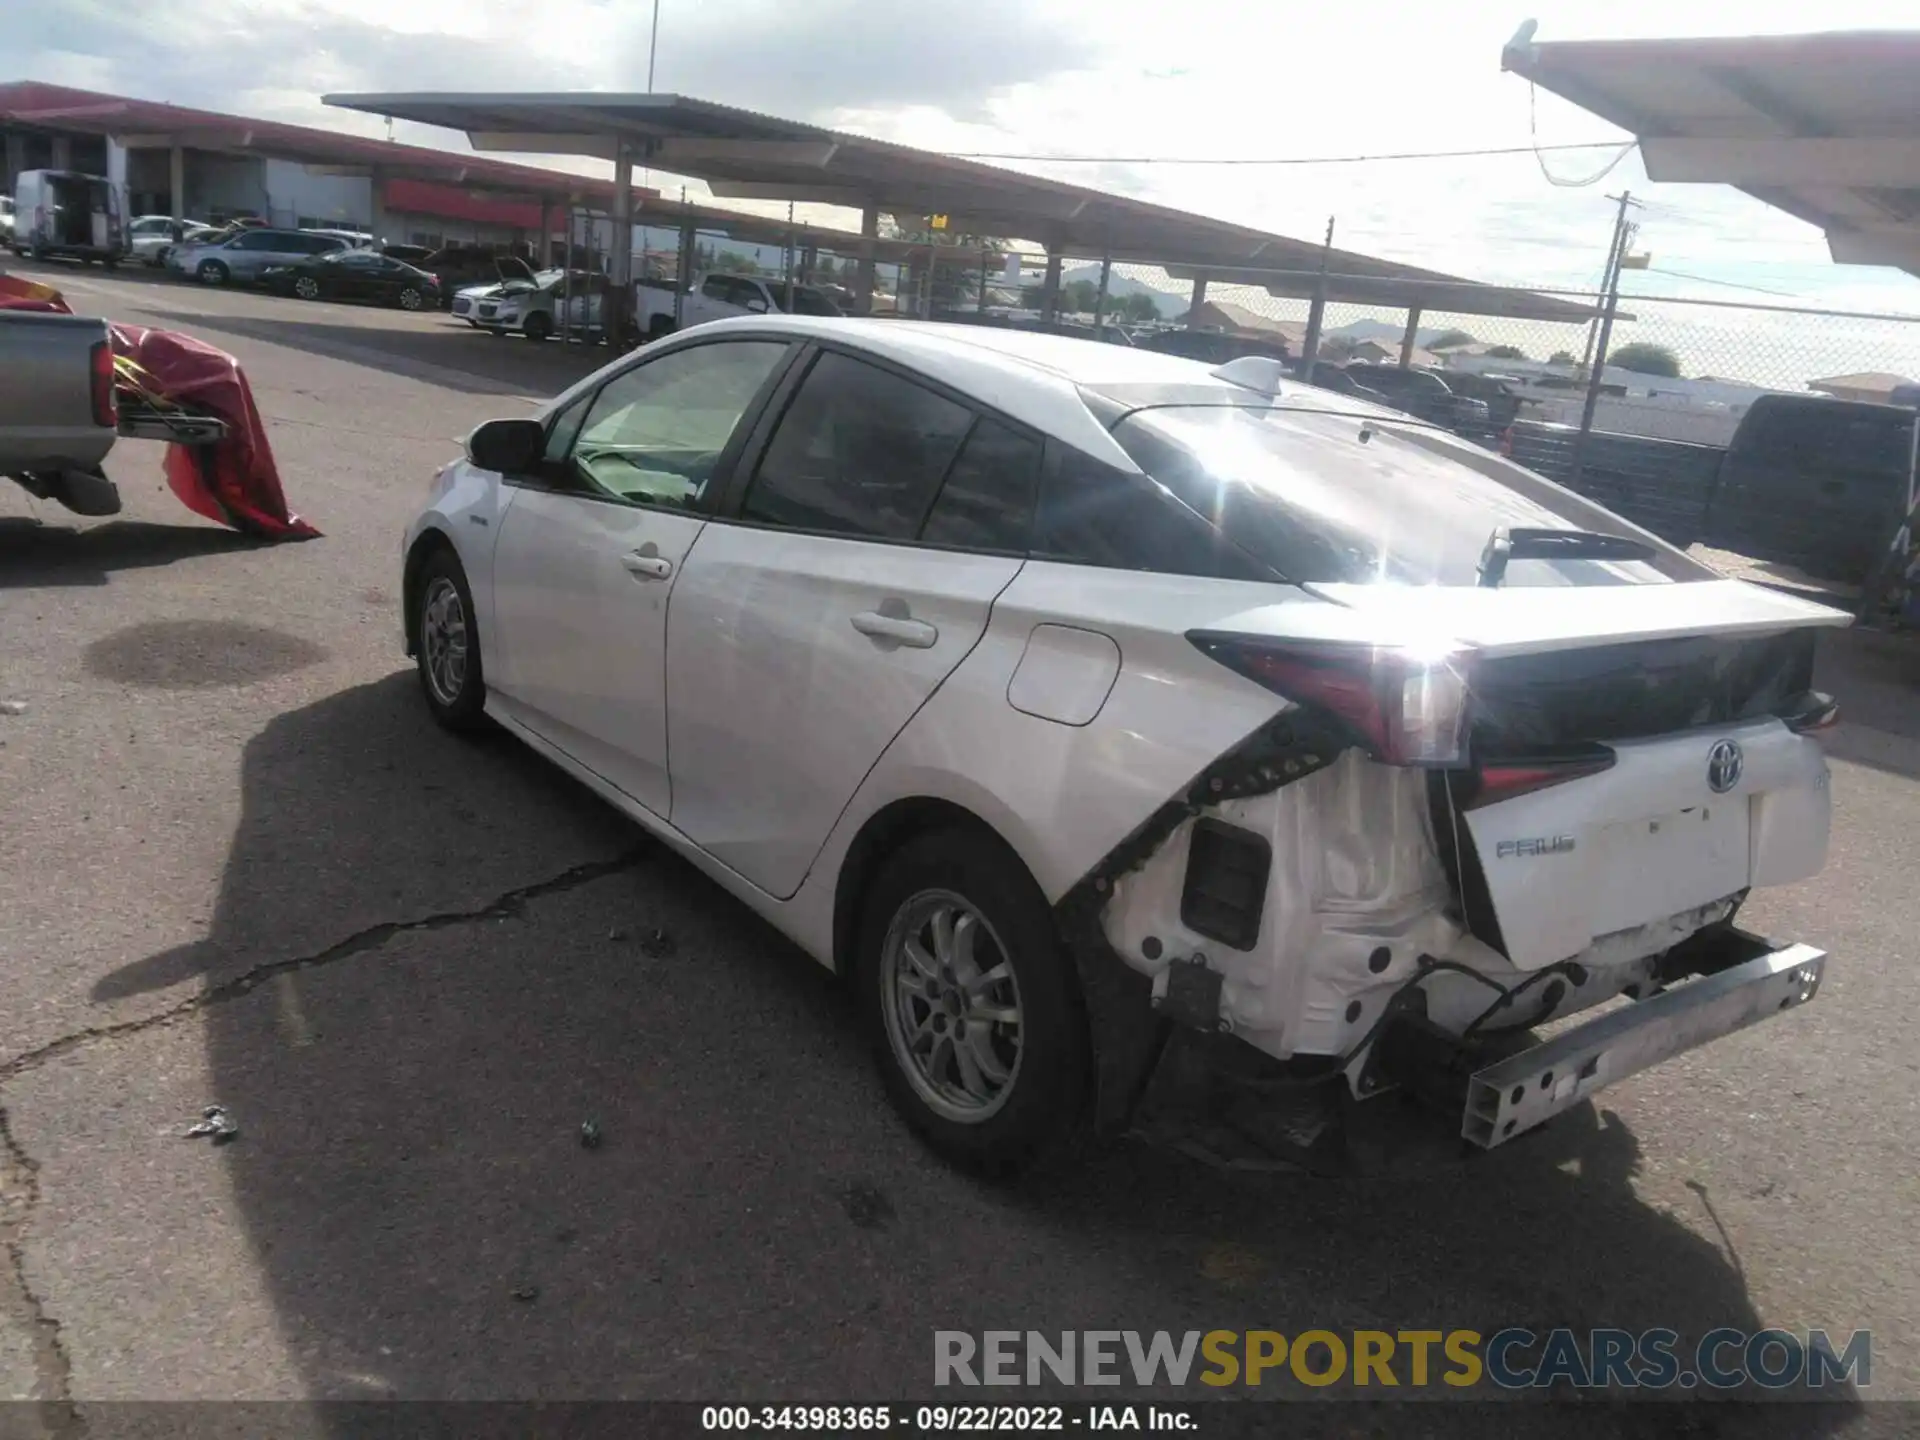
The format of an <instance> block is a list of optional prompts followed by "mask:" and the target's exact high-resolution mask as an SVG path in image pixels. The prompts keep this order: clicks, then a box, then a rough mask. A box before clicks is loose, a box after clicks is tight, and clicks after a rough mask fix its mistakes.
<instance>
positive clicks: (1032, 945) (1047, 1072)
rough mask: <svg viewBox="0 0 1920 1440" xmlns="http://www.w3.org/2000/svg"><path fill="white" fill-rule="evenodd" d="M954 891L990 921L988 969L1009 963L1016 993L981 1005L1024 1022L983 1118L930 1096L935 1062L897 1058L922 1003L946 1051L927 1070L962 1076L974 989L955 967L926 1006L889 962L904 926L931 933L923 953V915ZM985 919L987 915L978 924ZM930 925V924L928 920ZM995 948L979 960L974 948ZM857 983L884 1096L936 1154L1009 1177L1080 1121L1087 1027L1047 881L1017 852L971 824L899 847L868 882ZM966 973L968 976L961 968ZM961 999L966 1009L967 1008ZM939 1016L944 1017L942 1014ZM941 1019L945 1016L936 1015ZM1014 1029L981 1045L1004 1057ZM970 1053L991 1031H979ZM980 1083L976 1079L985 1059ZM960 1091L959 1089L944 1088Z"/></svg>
mask: <svg viewBox="0 0 1920 1440" xmlns="http://www.w3.org/2000/svg"><path fill="white" fill-rule="evenodd" d="M943 894H944V895H945V896H947V897H957V898H958V899H959V900H960V901H962V902H964V905H965V906H966V907H967V908H970V909H971V910H972V911H974V912H975V914H976V916H977V918H978V920H981V921H984V922H985V926H986V929H985V931H984V932H981V931H978V930H976V932H975V933H976V938H975V942H974V945H975V954H976V956H977V957H978V962H977V963H978V967H979V969H980V970H987V971H990V970H992V969H995V968H998V965H999V960H998V959H994V958H993V957H994V954H995V952H996V951H997V952H998V955H999V957H1000V959H1003V960H1004V961H1005V963H1006V966H1007V967H1008V968H1009V969H1010V970H1011V971H1012V984H1013V987H1014V988H1013V990H1012V991H1011V992H1009V991H1008V990H1007V989H1006V988H1004V986H1005V982H1004V981H1002V982H999V984H1000V986H1001V987H1003V988H997V989H994V990H992V991H990V992H986V993H985V994H984V996H981V997H976V998H979V999H980V1001H981V1003H982V1004H983V1005H991V1006H994V1007H997V1009H998V1010H999V1013H1004V1012H1005V1009H1006V1008H1007V1007H1008V1006H1009V1004H1011V1006H1012V1008H1013V1009H1014V1012H1015V1013H1016V1014H1017V1016H1018V1025H1017V1030H1018V1035H1019V1045H1018V1056H1017V1060H1015V1061H1014V1062H1012V1063H1011V1065H1010V1067H1009V1074H1008V1078H1007V1080H1006V1082H1005V1086H1004V1090H1003V1092H1002V1093H1001V1094H1000V1095H999V1097H998V1098H997V1100H996V1101H995V1102H994V1103H993V1104H992V1105H990V1106H982V1107H980V1108H981V1109H982V1111H983V1113H982V1114H981V1115H980V1117H979V1118H958V1117H956V1115H955V1113H954V1102H953V1099H951V1098H950V1099H948V1100H947V1101H946V1102H945V1105H944V1107H943V1105H942V1104H941V1103H939V1102H937V1101H936V1100H935V1099H933V1098H930V1097H929V1095H928V1094H927V1093H926V1091H927V1090H928V1089H930V1088H932V1089H937V1088H938V1087H937V1085H936V1082H935V1080H933V1079H931V1078H929V1068H927V1067H917V1066H916V1068H915V1069H914V1070H910V1069H909V1068H908V1067H909V1066H912V1065H915V1062H914V1061H912V1060H910V1059H907V1058H905V1057H904V1056H903V1055H902V1054H901V1049H902V1048H903V1046H904V1047H905V1048H907V1049H909V1050H911V1049H912V1048H914V1047H913V1046H912V1045H911V1044H910V1043H909V1042H906V1041H905V1040H904V1038H903V1037H904V1035H905V1028H906V1026H907V1024H908V1023H910V1021H909V1019H907V1018H904V1017H905V1016H907V1015H909V1014H913V1013H918V1012H920V1011H922V1010H924V1017H923V1018H924V1022H925V1023H924V1024H923V1025H922V1026H921V1027H920V1028H919V1029H918V1030H917V1032H916V1033H918V1034H919V1035H921V1036H922V1037H924V1038H927V1039H928V1040H929V1041H930V1042H931V1043H932V1044H933V1045H934V1046H935V1047H936V1048H934V1049H933V1050H932V1051H931V1052H930V1054H931V1057H932V1058H931V1059H930V1061H929V1066H930V1067H931V1068H941V1069H951V1070H952V1073H953V1075H954V1076H955V1078H956V1081H959V1083H961V1084H963V1085H964V1081H960V1079H959V1077H960V1076H961V1075H962V1073H963V1072H962V1071H961V1070H960V1069H959V1068H958V1063H957V1062H958V1057H957V1053H956V1052H957V1051H958V1050H959V1048H961V1047H960V1044H959V1043H958V1042H960V1041H961V1040H963V1039H964V1038H966V1037H965V1034H964V1031H963V1027H964V1026H965V1025H966V1024H968V1023H969V1022H970V1021H971V1023H973V1024H975V1025H978V1024H980V1023H981V1022H980V1021H979V1020H978V1019H977V1018H975V1014H976V1012H975V1011H974V1009H973V1008H972V1005H973V1000H970V999H969V1000H963V999H960V998H959V996H960V995H962V994H971V993H972V992H971V990H970V987H956V986H955V985H954V983H953V980H954V975H953V972H952V971H945V972H943V973H944V974H945V975H946V976H947V979H946V981H945V983H944V985H942V986H941V989H942V997H941V999H940V1000H938V1001H927V1000H924V999H922V998H916V997H915V996H908V995H903V993H902V992H901V991H900V990H899V989H897V988H896V987H897V985H898V983H899V982H898V980H897V979H896V976H895V973H894V972H893V965H892V962H891V960H890V959H889V954H890V951H891V946H890V943H889V941H890V936H891V935H892V932H893V931H894V928H895V925H896V922H898V923H899V924H900V925H901V926H902V927H903V928H904V929H905V930H907V931H909V932H911V933H913V934H916V935H919V936H921V937H922V943H921V945H920V948H921V950H922V952H923V953H924V952H925V951H926V950H927V948H928V944H927V942H928V941H930V940H932V938H933V934H932V930H931V928H928V929H925V930H923V929H922V928H921V927H920V925H919V924H918V923H917V922H916V920H915V917H916V916H917V915H918V914H919V913H920V911H921V909H922V908H923V907H926V906H928V905H934V906H938V905H940V904H942V903H943V902H942V900H941V899H940V896H941V895H943ZM976 923H977V922H976ZM930 925H931V922H929V927H930ZM983 944H984V945H988V946H990V947H991V948H990V949H989V950H988V951H986V952H985V953H984V954H982V953H981V952H980V951H979V950H978V947H979V946H980V945H983ZM853 972H854V973H853V981H854V991H855V996H856V1002H857V1004H858V1007H859V1012H860V1017H861V1023H862V1024H863V1025H864V1026H865V1027H866V1029H867V1031H868V1036H869V1039H870V1041H871V1042H872V1044H873V1047H874V1055H875V1059H876V1061H877V1063H878V1064H879V1066H880V1073H881V1076H882V1078H883V1079H884V1080H885V1082H886V1087H887V1093H888V1096H889V1098H891V1099H892V1101H893V1104H894V1106H895V1108H896V1109H898V1110H899V1112H900V1114H901V1115H902V1117H903V1118H905V1120H906V1122H907V1123H908V1124H909V1125H910V1126H912V1127H913V1129H914V1130H915V1131H917V1132H918V1133H919V1134H920V1135H921V1136H922V1137H923V1138H924V1139H925V1140H926V1141H927V1142H928V1143H929V1144H930V1145H931V1146H932V1147H933V1148H934V1149H935V1150H937V1151H938V1152H939V1153H940V1154H942V1155H943V1156H945V1157H946V1158H948V1159H949V1160H952V1161H954V1162H956V1163H958V1164H960V1165H963V1166H966V1167H967V1168H969V1169H974V1170H980V1171H984V1172H986V1173H988V1174H996V1175H1005V1174H1011V1173H1013V1172H1015V1171H1018V1170H1021V1169H1024V1168H1025V1167H1026V1166H1028V1165H1030V1164H1032V1163H1033V1162H1035V1161H1036V1160H1039V1159H1041V1158H1043V1157H1044V1156H1046V1155H1047V1154H1049V1153H1050V1152H1053V1151H1055V1150H1056V1149H1057V1148H1059V1147H1060V1146H1061V1145H1062V1144H1063V1143H1064V1142H1065V1141H1066V1140H1067V1139H1068V1138H1069V1137H1070V1136H1071V1135H1072V1133H1073V1132H1074V1130H1075V1129H1076V1128H1077V1123H1078V1121H1079V1120H1080V1118H1081V1115H1082V1110H1083V1103H1084V1098H1085V1095H1086V1092H1087V1078H1088V1073H1089V1059H1088V1056H1089V1049H1088V1038H1087V1024H1086V1017H1085V1013H1084V1010H1083V1008H1082V1006H1081V1003H1080V994H1079V986H1078V982H1077V980H1076V979H1075V976H1074V971H1073V962H1072V959H1071V957H1069V956H1068V955H1067V954H1066V952H1065V950H1064V949H1063V948H1062V946H1061V943H1060V938H1059V934H1058V931H1057V930H1056V928H1055V926H1054V922H1053V914H1052V911H1051V910H1050V909H1049V908H1048V906H1047V902H1046V897H1045V896H1044V895H1042V894H1041V893H1040V887H1039V886H1038V885H1036V884H1035V883H1034V880H1033V877H1032V876H1031V875H1029V874H1028V873H1027V870H1026V867H1025V866H1024V865H1022V864H1021V863H1020V861H1019V859H1018V858H1017V857H1015V856H1014V854H1013V853H1012V852H1011V851H1009V850H1008V849H1006V847H1005V846H1003V845H1002V844H1000V843H999V841H998V840H997V839H995V838H994V837H992V836H991V835H988V834H980V833H976V832H973V831H970V830H966V829H950V830H938V831H931V832H928V833H926V834H923V835H919V836H916V837H915V838H914V839H912V840H910V841H908V842H907V843H906V844H905V845H903V846H902V847H901V848H900V849H899V850H898V851H897V852H896V853H895V854H894V855H893V857H892V858H891V859H889V860H888V861H887V862H886V864H885V865H884V866H883V867H882V869H881V870H880V873H879V874H878V875H877V876H876V877H875V879H874V881H873V883H872V884H871V885H870V886H869V887H868V889H867V894H866V896H865V900H864V903H863V905H862V910H861V918H860V927H859V932H858V939H857V948H856V951H855V955H854V964H853ZM959 978H961V979H964V978H965V976H964V975H962V976H960V977H959ZM960 1007H965V1008H964V1009H962V1008H960ZM936 1012H943V1013H938V1014H937V1013H936ZM942 1020H945V1024H944V1025H941V1024H940V1022H941V1021H942ZM936 1025H937V1026H940V1036H942V1037H944V1038H945V1039H946V1041H947V1053H946V1061H945V1064H944V1065H943V1064H942V1062H941V1060H940V1055H941V1052H940V1051H939V1050H938V1048H937V1046H938V1045H939V1043H940V1041H939V1039H938V1038H935V1037H934V1036H933V1035H932V1033H931V1032H930V1030H929V1029H928V1028H927V1027H929V1026H936ZM1007 1031H1008V1027H1007V1026H1006V1025H1004V1024H1000V1023H991V1022H990V1024H989V1030H988V1032H987V1035H986V1038H985V1045H986V1046H987V1047H989V1049H990V1053H992V1054H993V1055H994V1056H995V1057H996V1058H998V1059H999V1060H1000V1061H1001V1062H1002V1063H1003V1064H1006V1063H1007V1055H1008V1053H1009V1052H1008V1050H1007V1049H1006V1048H1005V1047H1006V1045H1007V1043H1008V1041H1007ZM972 1039H973V1042H974V1050H973V1053H974V1054H975V1055H977V1054H978V1053H979V1045H980V1040H981V1037H980V1035H979V1033H978V1032H975V1033H974V1035H973V1036H972ZM973 1069H974V1072H975V1073H974V1076H973V1078H974V1079H975V1080H976V1081H977V1080H979V1078H980V1074H979V1070H978V1062H977V1060H976V1062H975V1064H974V1066H973ZM948 1088H949V1090H951V1086H949V1087H948Z"/></svg>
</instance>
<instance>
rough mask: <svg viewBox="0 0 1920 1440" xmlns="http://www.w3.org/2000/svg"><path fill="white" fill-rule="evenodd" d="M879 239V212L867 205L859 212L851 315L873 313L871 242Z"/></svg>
mask: <svg viewBox="0 0 1920 1440" xmlns="http://www.w3.org/2000/svg"><path fill="white" fill-rule="evenodd" d="M879 238H880V211H879V209H878V208H876V207H875V206H873V205H868V206H867V207H866V208H865V209H863V210H862V211H861V212H860V264H859V266H858V268H857V269H856V270H855V273H854V281H853V313H854V314H856V315H871V314H872V313H873V242H874V241H875V240H877V239H879Z"/></svg>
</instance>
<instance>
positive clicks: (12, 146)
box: [6, 131, 27, 195]
mask: <svg viewBox="0 0 1920 1440" xmlns="http://www.w3.org/2000/svg"><path fill="white" fill-rule="evenodd" d="M26 168H27V137H26V136H24V135H22V134H20V133H19V132H18V131H9V132H8V134H7V169H6V180H7V194H9V195H11V194H13V192H14V189H15V185H16V182H17V181H18V180H19V179H20V172H21V171H22V170H24V169H26Z"/></svg>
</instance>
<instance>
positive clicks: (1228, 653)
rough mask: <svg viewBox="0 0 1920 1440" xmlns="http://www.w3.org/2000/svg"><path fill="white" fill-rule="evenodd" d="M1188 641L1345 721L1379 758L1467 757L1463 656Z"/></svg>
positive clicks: (1227, 638)
mask: <svg viewBox="0 0 1920 1440" xmlns="http://www.w3.org/2000/svg"><path fill="white" fill-rule="evenodd" d="M1187 638H1188V639H1189V640H1191V641H1192V642H1193V643H1194V644H1195V645H1196V646H1198V647H1199V648H1200V649H1201V650H1202V651H1203V652H1204V653H1205V654H1206V655H1208V656H1209V657H1210V658H1212V659H1214V660H1218V661H1219V662H1220V663H1221V664H1222V665H1225V666H1226V667H1227V668H1228V669H1229V670H1233V671H1235V672H1237V673H1239V674H1241V675H1244V676H1246V677H1247V678H1248V679H1249V680H1253V681H1256V682H1258V683H1259V684H1261V685H1264V686H1266V688H1267V689H1269V690H1271V691H1273V692H1274V693H1275V694H1277V695H1284V696H1285V697H1286V698H1287V699H1289V700H1292V701H1294V702H1295V703H1296V704H1299V705H1306V706H1311V707H1313V708H1314V709H1317V710H1319V711H1321V712H1322V713H1324V714H1327V715H1331V716H1333V717H1335V718H1337V719H1339V720H1341V721H1343V722H1344V723H1345V724H1346V726H1347V727H1348V728H1349V729H1350V730H1352V731H1353V732H1354V738H1355V739H1356V740H1357V741H1358V742H1359V743H1360V744H1362V745H1364V746H1365V747H1366V750H1367V752H1368V753H1369V754H1370V755H1372V756H1373V758H1374V759H1376V760H1380V761H1383V762H1384V763H1386V764H1388V765H1438V766H1447V765H1459V764H1462V763H1463V762H1464V761H1465V759H1466V741H1467V681H1466V676H1465V673H1464V670H1463V666H1462V660H1461V657H1460V656H1458V655H1455V654H1448V655H1442V656H1437V657H1432V658H1428V657H1422V656H1419V655H1414V654H1411V653H1409V652H1407V651H1403V650H1393V649H1385V648H1382V647H1379V646H1373V645H1326V644H1305V643H1296V642H1287V641H1276V640H1269V639H1266V638H1264V637H1260V636H1250V635H1220V634H1211V633H1207V632H1202V631H1195V632H1193V633H1191V634H1189V635H1188V636H1187Z"/></svg>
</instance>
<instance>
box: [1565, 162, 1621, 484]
mask: <svg viewBox="0 0 1920 1440" xmlns="http://www.w3.org/2000/svg"><path fill="white" fill-rule="evenodd" d="M1608 198H1609V199H1611V198H1613V197H1611V196H1609V197H1608ZM1632 203H1633V196H1632V193H1631V192H1629V191H1625V190H1623V191H1621V192H1620V213H1619V216H1618V217H1617V218H1616V219H1615V220H1614V222H1613V244H1612V245H1611V246H1609V247H1608V250H1607V280H1606V284H1605V285H1604V286H1603V287H1602V288H1603V289H1604V290H1605V292H1606V294H1605V298H1604V299H1603V300H1602V301H1601V302H1600V303H1601V310H1600V333H1599V334H1598V335H1597V336H1596V337H1595V339H1594V344H1593V364H1592V366H1591V367H1590V368H1589V369H1588V371H1587V403H1586V404H1585V405H1584V406H1583V407H1582V408H1581V411H1580V429H1579V432H1578V433H1577V434H1576V435H1575V436H1574V437H1573V478H1572V480H1571V481H1569V482H1568V483H1569V484H1571V485H1573V486H1575V487H1578V486H1579V484H1580V481H1581V479H1582V478H1583V471H1584V468H1585V465H1586V457H1587V436H1589V435H1590V434H1592V433H1593V415H1594V411H1595V410H1596V409H1598V408H1599V405H1600V379H1601V376H1603V375H1604V374H1605V373H1606V369H1607V346H1608V344H1609V343H1610V342H1611V341H1612V339H1613V316H1614V312H1615V311H1616V310H1618V309H1619V308H1620V270H1621V264H1622V262H1623V261H1624V260H1625V259H1626V258H1627V242H1628V240H1629V239H1630V238H1631V232H1630V231H1629V228H1628V226H1627V207H1628V206H1629V205H1631V204H1632Z"/></svg>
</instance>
